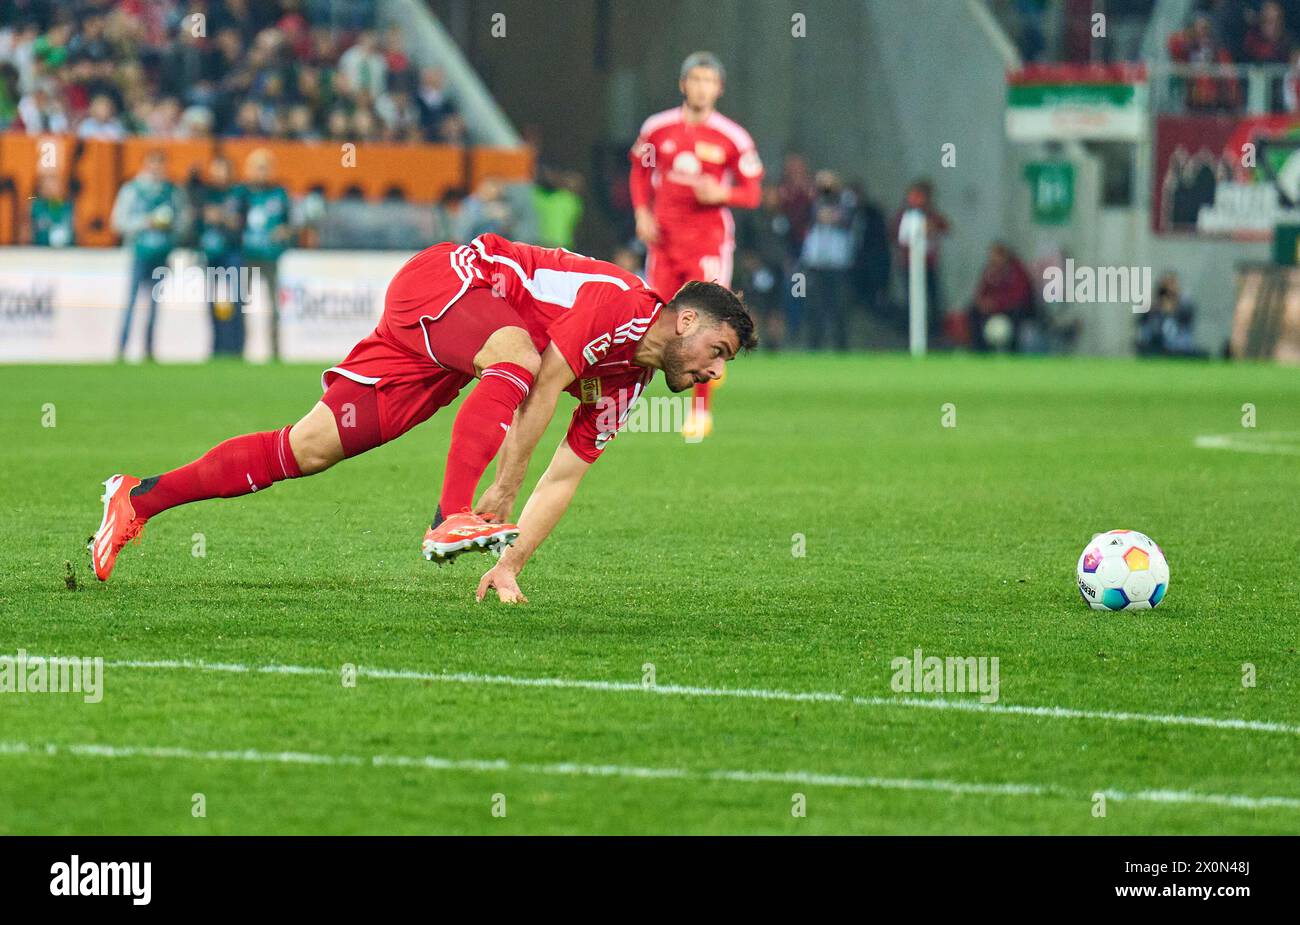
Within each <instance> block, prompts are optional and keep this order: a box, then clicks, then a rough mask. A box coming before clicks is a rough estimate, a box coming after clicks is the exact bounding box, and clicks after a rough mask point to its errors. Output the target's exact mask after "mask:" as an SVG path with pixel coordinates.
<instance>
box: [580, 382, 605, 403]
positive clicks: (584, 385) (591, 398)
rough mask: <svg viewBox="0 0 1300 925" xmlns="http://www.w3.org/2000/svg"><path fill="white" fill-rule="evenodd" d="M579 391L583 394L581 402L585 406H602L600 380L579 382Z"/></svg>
mask: <svg viewBox="0 0 1300 925" xmlns="http://www.w3.org/2000/svg"><path fill="white" fill-rule="evenodd" d="M579 390H580V391H581V393H582V398H581V401H582V403H583V404H584V405H598V404H600V380H599V379H583V380H581V381H580V382H579Z"/></svg>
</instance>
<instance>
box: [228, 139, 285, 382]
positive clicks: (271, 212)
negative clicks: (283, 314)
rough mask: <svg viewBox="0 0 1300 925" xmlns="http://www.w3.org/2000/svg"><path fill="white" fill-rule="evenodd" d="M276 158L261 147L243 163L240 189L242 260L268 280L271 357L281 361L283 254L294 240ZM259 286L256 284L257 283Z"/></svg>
mask: <svg viewBox="0 0 1300 925" xmlns="http://www.w3.org/2000/svg"><path fill="white" fill-rule="evenodd" d="M274 177H275V159H274V158H273V157H272V156H271V152H270V151H268V150H266V149H265V148H258V149H256V150H254V151H253V152H252V153H250V154H249V155H248V158H247V160H246V161H245V162H244V179H245V183H244V186H243V188H242V190H241V194H242V200H243V201H242V208H243V212H244V231H243V235H242V236H241V239H240V259H241V261H242V263H243V265H244V266H246V267H248V268H249V269H250V270H254V271H256V275H257V276H258V277H260V278H262V279H264V280H266V291H267V299H268V302H269V306H268V310H269V311H270V314H271V356H272V357H274V358H275V359H277V360H278V359H279V358H280V255H281V254H283V253H284V252H285V250H286V249H287V248H288V247H289V245H290V244H291V243H292V241H293V225H292V224H291V222H290V219H291V215H290V203H289V194H288V193H287V192H285V189H284V187H282V186H280V185H278V184H277V183H275V181H274ZM254 286H256V283H254Z"/></svg>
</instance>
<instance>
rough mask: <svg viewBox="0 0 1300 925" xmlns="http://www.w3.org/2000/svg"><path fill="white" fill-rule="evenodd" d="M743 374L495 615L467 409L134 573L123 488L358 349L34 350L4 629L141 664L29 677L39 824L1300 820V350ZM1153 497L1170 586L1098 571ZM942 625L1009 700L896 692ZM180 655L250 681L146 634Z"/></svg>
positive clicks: (569, 528) (281, 490) (305, 402)
mask: <svg viewBox="0 0 1300 925" xmlns="http://www.w3.org/2000/svg"><path fill="white" fill-rule="evenodd" d="M731 373H732V375H731V377H730V381H729V382H728V383H727V385H726V387H725V388H724V389H723V390H722V391H721V392H720V393H719V394H718V397H717V430H716V432H715V434H714V436H713V437H712V438H711V439H709V440H708V441H706V442H705V443H702V444H699V445H694V446H688V445H684V444H683V442H682V441H681V438H680V436H678V435H674V434H663V433H639V434H626V435H623V436H621V437H620V438H619V439H618V440H617V441H616V442H615V443H614V444H612V445H611V447H610V449H609V450H608V451H607V453H606V457H605V458H604V459H603V460H601V461H600V462H599V463H597V464H596V465H595V466H594V467H593V469H592V470H591V472H590V473H589V474H588V477H587V480H586V484H585V485H584V486H583V490H582V491H581V493H580V495H579V498H578V501H577V502H576V504H575V506H574V508H573V510H571V511H570V513H569V515H568V517H567V518H566V519H565V520H564V521H563V522H562V523H561V525H560V527H559V528H558V530H557V531H556V533H555V535H554V536H553V537H552V538H551V540H550V541H549V542H548V543H547V545H546V546H544V547H543V548H542V550H541V552H540V553H539V555H538V556H537V558H536V560H535V561H534V562H533V563H532V564H531V565H530V566H529V568H528V569H527V570H526V571H525V573H524V575H523V576H522V578H521V583H522V586H523V588H524V591H525V593H527V594H528V595H529V597H530V598H531V603H530V604H529V605H527V606H523V607H516V608H510V607H505V606H502V605H500V604H497V603H486V602H485V603H483V604H477V605H476V604H475V603H474V600H473V591H474V588H475V586H476V584H477V580H478V577H479V575H480V574H481V573H482V571H483V570H484V569H485V568H486V567H487V565H488V564H489V563H490V561H491V560H490V559H489V558H487V557H486V556H483V557H476V558H470V557H467V558H466V559H463V560H462V561H461V562H459V563H457V564H456V565H454V566H452V567H451V568H448V569H443V570H438V569H437V568H435V567H433V566H431V565H430V564H429V563H427V562H424V561H423V560H421V559H420V558H419V555H418V548H419V541H420V538H421V535H422V533H423V530H424V526H425V523H426V522H427V520H428V518H429V515H430V513H431V511H432V509H433V505H434V501H435V499H436V495H437V488H438V481H439V478H440V476H441V470H442V458H443V454H444V453H445V451H446V446H447V439H448V432H449V428H450V424H451V420H452V414H451V413H450V412H451V410H452V409H449V410H448V411H445V412H444V413H443V414H441V415H439V416H438V417H436V418H435V419H434V420H432V421H430V422H429V423H427V424H425V425H423V426H422V427H420V428H419V429H417V430H416V431H414V432H413V433H411V434H409V435H408V436H406V437H404V438H403V439H402V440H400V441H399V442H397V443H395V444H392V445H390V446H387V447H384V448H381V449H379V450H376V451H374V452H373V453H371V454H369V455H368V456H365V457H362V458H360V459H357V460H353V461H351V462H349V463H346V464H344V465H341V466H339V467H338V468H336V469H335V470H333V471H331V472H328V473H325V474H323V475H321V476H317V477H315V478H310V479H304V480H301V481H297V482H289V483H281V484H279V485H277V486H275V487H274V488H273V489H271V490H269V491H265V492H259V493H258V494H256V495H254V496H251V497H246V498H241V499H238V500H234V501H210V502H205V503H202V504H197V505H192V506H189V507H186V508H180V509H176V510H174V511H171V512H168V513H166V514H164V515H162V516H160V517H159V518H157V519H156V520H155V521H153V522H152V523H150V525H149V527H148V529H147V530H146V533H145V537H144V541H143V544H142V545H140V546H138V547H137V546H132V547H129V548H128V549H127V551H126V552H125V553H124V554H123V556H122V559H121V560H120V562H119V565H118V570H117V573H116V575H115V576H114V578H113V581H112V582H111V583H110V584H108V585H102V586H101V585H98V584H97V583H96V582H95V581H94V579H93V577H92V576H91V574H90V571H89V567H88V561H87V559H86V553H85V550H84V543H85V539H86V537H87V536H88V535H89V533H90V532H91V531H92V530H93V529H94V528H95V526H96V525H97V524H98V522H99V517H100V504H99V500H98V497H99V482H100V481H102V480H103V479H104V478H105V477H107V476H108V475H110V474H112V473H114V472H118V471H126V472H129V473H132V474H135V475H140V476H145V475H150V474H153V473H155V472H157V471H160V470H163V469H166V468H171V467H173V466H175V465H177V464H180V463H182V462H186V461H188V460H190V459H191V458H193V457H194V456H196V455H198V454H199V453H201V452H203V451H205V450H207V449H208V448H209V447H210V446H211V445H213V444H214V443H216V442H218V441H220V440H222V439H224V438H225V437H227V436H230V435H233V434H236V433H242V432H246V431H250V430H265V429H270V428H272V427H275V426H279V425H283V424H285V423H288V422H291V421H293V420H296V419H297V417H299V416H300V415H301V414H302V413H303V412H304V411H305V410H306V409H307V408H308V407H309V406H310V404H311V402H312V401H313V400H314V398H315V397H316V396H317V395H318V394H319V384H318V383H319V371H318V370H317V369H316V368H314V367H306V366H301V367H299V366H288V367H263V368H257V367H244V366H237V365H229V364H214V365H208V366H197V367H123V366H119V367H112V368H106V367H105V368H52V367H7V368H0V389H2V390H3V394H4V395H5V401H4V405H3V410H2V411H0V459H2V460H3V473H4V480H3V483H0V506H2V508H3V510H4V511H5V515H4V530H3V532H2V533H0V562H2V563H3V566H4V568H3V572H2V573H0V653H9V654H13V653H16V651H17V650H18V649H19V648H22V649H25V650H26V651H27V652H29V653H33V654H41V655H51V654H55V655H76V656H92V657H93V656H100V657H103V658H104V659H105V660H106V661H107V662H108V667H107V668H106V669H105V695H104V699H103V702H102V703H99V704H86V703H83V702H82V699H81V698H80V697H78V696H75V695H72V694H63V695H50V694H33V693H28V694H12V693H11V694H0V832H4V833H34V832H57V833H136V832H140V833H304V832H329V833H359V832H401V833H434V832H445V833H560V832H591V833H606V832H618V833H630V832H651V833H668V832H691V833H717V832H765V833H782V832H785V833H829V832H847V833H916V832H926V833H942V832H952V833H975V832H1009V833H1085V834H1089V833H1265V832H1268V833H1295V832H1300V654H1297V645H1298V644H1300V630H1298V629H1297V616H1298V615H1300V592H1298V591H1297V585H1296V578H1295V575H1296V559H1297V552H1298V539H1297V538H1298V536H1300V494H1298V493H1297V484H1300V455H1297V454H1300V374H1298V373H1297V372H1296V371H1295V370H1294V369H1290V370H1288V369H1282V368H1274V367H1259V366H1252V365H1240V366H1228V365H1221V364H1208V365H1193V364H1174V363H1146V364H1137V363H1132V362H1124V361H1101V360H1097V361H1092V360H1054V359H1053V360H1047V359H1027V360H1015V359H1007V358H990V359H974V358H965V357H952V358H950V357H936V358H932V359H929V360H927V361H925V362H922V363H913V362H911V361H910V360H908V359H906V358H903V357H896V356H854V357H824V358H812V357H787V356H756V357H752V358H745V359H742V360H740V361H739V362H738V363H736V364H735V366H734V367H733V369H732V371H731ZM652 394H654V395H665V394H666V392H665V391H664V390H663V386H662V384H659V385H657V387H656V390H655V391H654V392H653V393H652ZM47 403H48V404H52V405H53V409H54V414H55V424H56V426H54V427H44V426H42V424H43V420H42V419H43V416H44V415H45V414H46V411H47V410H48V409H46V408H45V406H46V405H47ZM945 403H952V404H953V405H954V406H955V414H956V427H953V428H945V427H943V426H941V423H942V417H943V414H944V410H943V406H944V404H945ZM1246 403H1250V404H1252V405H1254V407H1255V409H1256V413H1257V416H1258V427H1257V428H1256V429H1254V430H1250V429H1246V428H1243V427H1242V415H1243V411H1242V406H1243V405H1244V404H1246ZM566 416H567V415H566ZM45 423H48V421H46V422H45ZM560 433H561V427H560V426H559V425H558V424H557V425H556V426H555V428H554V431H553V433H552V434H551V435H548V437H547V438H546V440H545V442H544V444H543V447H544V448H545V447H549V446H553V445H554V443H555V442H556V441H558V439H559V435H560ZM1198 436H1201V437H1205V436H1218V437H1228V438H1230V440H1229V444H1228V445H1229V447H1231V448H1217V449H1214V448H1209V449H1207V448H1197V447H1196V446H1195V445H1194V441H1195V440H1196V438H1197V437H1198ZM1252 450H1255V451H1252ZM538 455H539V459H538V460H537V461H536V463H535V465H534V473H533V476H534V477H535V475H536V473H537V472H539V471H540V469H541V466H542V464H544V462H545V459H546V458H548V457H549V449H543V450H540V451H539V454H538ZM522 500H523V499H522V498H521V501H522ZM1120 527H1130V528H1134V529H1138V530H1142V531H1144V532H1146V533H1149V534H1150V535H1151V536H1153V537H1154V538H1155V539H1156V540H1157V541H1158V542H1159V543H1160V544H1161V545H1162V546H1163V548H1164V550H1165V552H1166V553H1167V555H1168V557H1169V562H1170V566H1171V570H1172V581H1171V587H1170V591H1169V595H1168V597H1167V599H1166V600H1165V602H1164V603H1163V604H1162V605H1161V607H1160V608H1159V609H1158V610H1156V611H1154V612H1145V613H1120V614H1108V613H1098V612H1093V611H1090V610H1088V609H1087V608H1086V607H1085V606H1084V605H1083V603H1082V602H1081V600H1080V598H1079V593H1078V591H1077V589H1076V587H1075V583H1074V566H1075V561H1076V559H1077V557H1078V555H1079V553H1080V551H1081V550H1082V548H1083V546H1084V544H1085V543H1086V542H1087V541H1088V539H1089V538H1090V537H1091V536H1092V534H1093V533H1095V532H1098V531H1103V530H1107V529H1113V528H1120ZM200 534H201V536H200ZM800 536H801V537H802V538H803V543H804V544H806V549H805V554H804V555H803V556H802V557H800V556H796V555H793V554H792V553H793V552H794V551H796V547H797V546H798V545H800ZM196 544H201V545H202V547H204V551H205V553H206V554H205V555H203V556H196V555H194V554H193V553H194V551H195V549H196ZM65 560H71V561H72V563H73V565H74V566H75V574H76V578H77V583H78V586H79V587H78V589H77V590H75V591H73V590H68V589H67V588H66V587H65V580H64V577H65V576H64V571H65V570H64V562H65ZM916 648H921V649H922V650H923V651H924V653H925V654H926V655H937V656H975V657H979V656H987V657H993V656H996V657H997V658H998V659H999V666H1000V668H999V674H1000V691H999V694H1000V697H999V700H998V702H997V704H995V705H994V707H993V708H992V709H990V708H985V707H981V706H980V705H979V703H978V696H977V695H971V694H960V693H954V694H944V695H937V694H920V695H917V697H916V699H918V700H921V701H924V703H922V704H921V705H907V704H901V703H882V702H881V701H883V700H889V699H892V698H896V697H903V696H905V695H898V694H895V692H894V691H893V690H892V689H891V686H890V679H891V676H892V674H893V672H892V671H891V668H890V662H891V660H892V659H894V658H895V657H898V656H905V655H911V654H912V652H913V650H914V649H916ZM179 661H188V662H202V663H209V664H218V665H224V666H226V668H225V669H223V670H215V669H212V668H210V667H209V668H208V669H202V668H198V667H189V668H186V667H141V666H138V665H137V666H132V665H129V664H123V663H129V662H179ZM1246 663H1249V664H1250V665H1253V666H1254V680H1255V684H1254V686H1253V687H1247V686H1243V683H1242V681H1243V671H1245V670H1247V669H1244V668H1243V665H1245V664H1246ZM345 664H352V665H358V666H361V669H362V673H361V675H360V677H359V678H358V680H357V683H356V686H355V687H348V686H345V685H344V684H343V683H341V674H340V673H341V671H342V666H344V665H345ZM239 666H247V667H249V668H251V669H257V668H259V667H263V666H299V667H301V668H305V669H317V670H316V671H315V672H312V671H288V670H279V671H275V672H260V671H256V670H252V671H239V670H235V669H236V668H238V667H239ZM375 671H379V672H380V674H375V673H374V672H375ZM383 671H392V672H398V673H399V674H398V675H397V676H383V674H382V672H383ZM651 671H652V672H653V676H654V681H655V683H656V684H657V685H658V689H657V691H647V690H645V689H644V688H643V687H642V683H643V679H644V678H646V676H647V675H648V674H649V673H650V672H651ZM403 672H404V673H405V674H401V673H403ZM449 675H450V676H449ZM451 676H454V677H451ZM512 679H513V680H512ZM517 679H556V680H557V681H566V682H572V681H591V682H610V683H609V684H606V685H603V686H602V685H598V684H594V685H572V684H569V685H562V684H559V683H555V684H538V685H530V684H524V683H520V682H519V681H518V680H517ZM674 686H676V687H680V686H687V687H691V688H700V689H701V690H695V691H682V690H676V689H674ZM737 690H742V691H748V692H749V693H748V694H744V695H734V694H733V693H731V692H733V691H737ZM780 692H820V693H823V694H828V695H841V696H839V697H838V698H837V697H827V698H823V699H805V700H795V699H788V698H787V699H782V696H781V694H780ZM855 697H856V698H863V699H862V700H860V701H856V702H855V700H854V698H855ZM936 699H944V700H947V701H951V702H956V703H958V704H961V705H965V706H969V707H972V708H973V709H938V708H933V701H935V700H936ZM1021 706H1032V707H1047V708H1058V707H1059V708H1063V709H1064V710H1067V711H1069V710H1072V711H1083V712H1085V714H1087V715H1084V716H1079V715H1074V714H1069V713H1048V714H1046V715H1044V714H1043V713H1038V714H1033V713H1031V714H1024V713H1018V712H1015V711H1014V710H1010V709H1009V708H1013V707H1021ZM1097 714H1104V715H1097ZM1122 714H1143V715H1156V716H1161V717H1166V719H1165V720H1164V721H1161V722H1156V721H1153V720H1149V719H1143V718H1141V717H1135V716H1128V717H1125V716H1123V715H1122ZM1187 717H1207V718H1211V719H1214V720H1233V719H1240V720H1247V721H1253V722H1256V723H1271V724H1275V725H1272V726H1262V725H1249V724H1247V725H1246V726H1244V727H1241V728H1238V727H1234V726H1233V725H1231V724H1229V723H1208V724H1201V725H1196V724H1192V723H1191V722H1190V721H1189V720H1187V719H1186V718H1187ZM50 746H52V747H50ZM84 746H96V748H85V747H84ZM377 756H378V758H377ZM403 758H405V759H410V760H407V761H403V760H402V759H403ZM376 759H377V760H376ZM426 759H427V760H426ZM1098 792H1108V793H1110V798H1109V799H1107V801H1106V816H1105V818H1097V817H1095V816H1094V806H1095V805H1096V802H1095V801H1094V797H1093V795H1094V794H1096V793H1098ZM1165 792H1167V793H1165ZM195 794H203V795H204V796H203V799H204V803H205V807H206V816H204V817H201V818H196V817H195V816H194V815H193V813H192V806H193V805H194V799H195V797H194V795H195ZM797 794H802V795H803V796H804V799H805V800H806V815H804V816H802V817H799V816H796V815H795V814H794V813H793V812H792V809H797V801H798V797H797V796H796V795H797ZM497 795H501V796H497ZM1124 795H1127V797H1128V798H1127V799H1125V798H1123V796H1124ZM1209 795H1219V796H1222V797H1225V799H1224V800H1221V801H1218V802H1215V800H1214V799H1213V797H1211V796H1209ZM1136 796H1143V798H1135V797H1136ZM1267 798H1284V799H1282V800H1275V801H1270V800H1268V799H1267ZM502 807H504V811H505V815H504V817H501V816H500V815H494V808H496V810H497V813H498V814H499V813H500V811H501V808H502Z"/></svg>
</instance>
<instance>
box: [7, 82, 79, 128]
mask: <svg viewBox="0 0 1300 925" xmlns="http://www.w3.org/2000/svg"><path fill="white" fill-rule="evenodd" d="M14 127H15V128H19V127H21V128H22V129H23V130H24V131H26V132H27V134H28V135H45V134H62V133H64V132H66V131H68V127H69V122H68V114H67V112H66V111H65V110H64V108H63V102H62V101H61V100H60V99H59V95H58V90H57V85H56V84H55V83H54V81H52V80H51V79H50V78H47V77H43V78H41V79H40V80H38V81H37V83H36V86H35V87H33V88H32V92H31V93H28V94H27V95H26V96H24V97H23V98H22V99H21V100H19V101H18V120H17V123H16V124H15V126H14Z"/></svg>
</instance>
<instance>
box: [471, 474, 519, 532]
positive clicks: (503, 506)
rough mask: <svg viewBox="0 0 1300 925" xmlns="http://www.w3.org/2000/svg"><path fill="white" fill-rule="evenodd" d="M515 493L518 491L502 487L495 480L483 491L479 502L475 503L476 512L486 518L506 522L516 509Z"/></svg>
mask: <svg viewBox="0 0 1300 925" xmlns="http://www.w3.org/2000/svg"><path fill="white" fill-rule="evenodd" d="M515 495H516V491H512V490H510V489H507V488H502V487H501V486H499V485H497V484H496V483H495V482H494V483H493V484H491V485H489V486H488V489H487V491H485V492H483V497H481V498H479V499H478V504H476V505H474V513H475V514H478V515H479V516H480V517H482V518H484V519H486V520H490V521H497V522H505V521H507V520H509V519H510V515H511V513H512V512H513V511H514V509H515Z"/></svg>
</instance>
